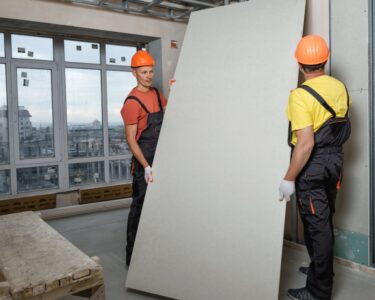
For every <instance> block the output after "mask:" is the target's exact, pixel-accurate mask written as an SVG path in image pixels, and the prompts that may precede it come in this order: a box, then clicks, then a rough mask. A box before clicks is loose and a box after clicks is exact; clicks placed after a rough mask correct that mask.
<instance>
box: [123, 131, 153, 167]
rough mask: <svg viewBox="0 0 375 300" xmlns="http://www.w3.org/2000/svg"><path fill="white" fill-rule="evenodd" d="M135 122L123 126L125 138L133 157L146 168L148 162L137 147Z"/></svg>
mask: <svg viewBox="0 0 375 300" xmlns="http://www.w3.org/2000/svg"><path fill="white" fill-rule="evenodd" d="M137 129H138V126H137V124H131V125H126V126H125V134H126V140H127V142H128V145H129V147H130V151H131V152H132V153H133V155H134V157H135V158H136V159H137V160H138V161H139V163H140V164H141V165H142V166H143V167H144V168H146V167H147V166H148V165H149V164H148V162H147V161H146V159H145V157H144V155H143V152H142V150H141V148H140V147H139V145H138V143H137V140H136V135H137Z"/></svg>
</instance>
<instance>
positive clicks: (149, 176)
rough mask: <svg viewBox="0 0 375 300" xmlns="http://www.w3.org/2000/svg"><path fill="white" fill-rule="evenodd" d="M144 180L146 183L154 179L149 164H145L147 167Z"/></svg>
mask: <svg viewBox="0 0 375 300" xmlns="http://www.w3.org/2000/svg"><path fill="white" fill-rule="evenodd" d="M145 181H146V182H147V183H149V182H153V181H154V178H153V176H152V169H151V167H150V166H147V167H146V168H145Z"/></svg>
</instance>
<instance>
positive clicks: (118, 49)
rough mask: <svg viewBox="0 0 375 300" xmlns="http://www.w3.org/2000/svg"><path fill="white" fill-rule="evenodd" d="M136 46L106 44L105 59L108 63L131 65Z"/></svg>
mask: <svg viewBox="0 0 375 300" xmlns="http://www.w3.org/2000/svg"><path fill="white" fill-rule="evenodd" d="M136 52H137V48H136V47H127V46H118V45H105V57H106V58H105V60H106V63H107V64H108V65H120V66H130V65H131V58H132V56H133V55H134V54H135V53H136Z"/></svg>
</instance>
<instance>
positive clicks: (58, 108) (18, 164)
mask: <svg viewBox="0 0 375 300" xmlns="http://www.w3.org/2000/svg"><path fill="white" fill-rule="evenodd" d="M0 32H1V33H4V46H5V47H4V50H5V57H0V64H4V65H5V73H6V88H7V90H6V95H7V105H8V128H9V164H0V170H9V171H10V179H11V186H10V193H9V194H3V195H0V201H1V200H4V199H10V198H16V197H19V196H20V195H21V196H25V195H30V196H31V195H40V194H48V193H51V192H60V191H69V190H76V189H77V188H80V189H89V188H94V187H95V188H97V187H101V186H108V185H114V184H124V183H130V181H131V179H130V178H128V179H127V180H126V181H125V180H120V181H115V182H114V181H111V178H110V177H111V176H110V167H109V164H110V161H112V160H127V159H130V158H131V154H123V155H112V156H110V155H109V139H108V138H109V136H108V135H109V132H108V130H109V124H108V111H107V107H108V97H107V72H108V71H121V72H131V67H129V66H122V65H114V64H107V62H106V53H105V49H106V44H110V45H119V46H130V47H135V48H136V49H137V50H139V49H141V48H143V47H145V45H146V42H145V43H140V42H137V43H131V42H129V43H127V42H119V41H111V40H108V41H107V40H105V41H104V40H96V39H93V38H87V37H78V36H77V37H72V36H69V37H63V36H54V35H52V34H50V35H49V34H43V35H36V34H32V33H29V34H25V33H23V32H22V33H20V32H17V30H12V31H9V30H0ZM12 34H22V35H30V36H42V37H48V38H52V39H53V57H54V60H53V61H46V60H37V59H24V58H12V55H11V54H12V48H11V35H12ZM64 40H77V41H82V42H91V43H99V45H100V64H94V63H76V62H65V56H64ZM18 68H27V69H46V70H50V71H51V77H52V80H51V88H52V115H53V123H54V128H53V132H54V145H55V157H49V158H30V159H20V157H19V143H20V141H19V136H18V96H17V69H18ZM66 68H78V69H88V70H90V69H93V70H99V71H100V74H101V85H102V86H101V100H102V102H101V105H102V130H103V146H104V155H103V156H99V157H81V158H78V157H77V158H69V157H68V140H67V136H68V128H67V111H66V107H67V101H66V82H65V69H66ZM125 97H126V95H124V99H125ZM119 113H120V112H119ZM90 162H99V163H101V162H102V163H103V164H104V182H103V183H96V184H88V185H78V186H70V185H69V165H70V164H75V163H90ZM56 165H57V166H58V178H59V181H58V182H59V187H58V188H57V189H50V190H39V191H38V190H35V191H29V192H18V191H17V169H20V168H31V167H44V166H46V167H48V166H56Z"/></svg>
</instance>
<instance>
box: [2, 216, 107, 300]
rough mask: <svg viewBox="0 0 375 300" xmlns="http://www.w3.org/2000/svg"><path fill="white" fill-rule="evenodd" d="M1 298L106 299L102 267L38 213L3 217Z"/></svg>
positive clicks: (7, 299) (13, 299)
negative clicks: (81, 297) (66, 297)
mask: <svg viewBox="0 0 375 300" xmlns="http://www.w3.org/2000/svg"><path fill="white" fill-rule="evenodd" d="M0 228H1V230H0V249H1V251H0V272H1V273H2V278H3V279H1V277H0V300H18V299H27V300H37V299H38V300H42V299H43V300H47V299H48V300H52V299H58V298H61V297H63V296H65V295H71V294H79V295H81V296H85V297H88V298H89V299H92V300H94V299H95V300H104V299H105V293H104V282H103V269H102V267H101V265H100V263H99V259H98V258H96V257H93V258H90V257H88V256H87V255H86V254H84V253H83V252H81V251H80V250H79V249H78V248H76V247H75V246H74V245H72V244H71V243H70V242H69V241H68V240H66V239H65V238H64V237H62V236H61V235H60V234H59V233H58V232H56V231H55V230H54V229H52V228H51V227H50V226H49V225H48V224H47V223H45V222H44V221H43V220H42V219H41V218H40V217H39V215H38V214H36V213H33V212H22V213H17V214H11V215H5V216H1V217H0Z"/></svg>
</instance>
